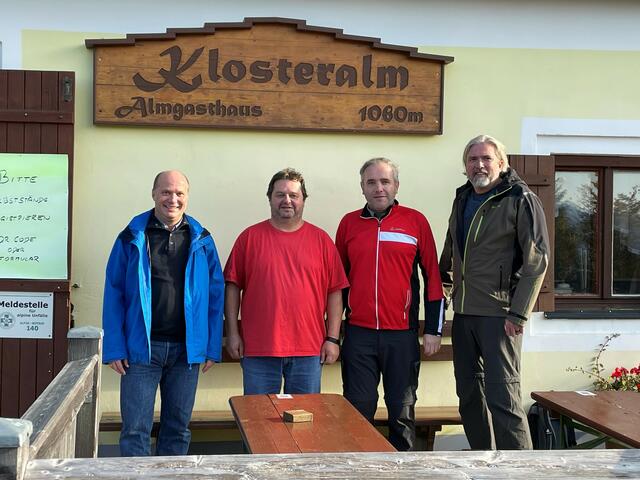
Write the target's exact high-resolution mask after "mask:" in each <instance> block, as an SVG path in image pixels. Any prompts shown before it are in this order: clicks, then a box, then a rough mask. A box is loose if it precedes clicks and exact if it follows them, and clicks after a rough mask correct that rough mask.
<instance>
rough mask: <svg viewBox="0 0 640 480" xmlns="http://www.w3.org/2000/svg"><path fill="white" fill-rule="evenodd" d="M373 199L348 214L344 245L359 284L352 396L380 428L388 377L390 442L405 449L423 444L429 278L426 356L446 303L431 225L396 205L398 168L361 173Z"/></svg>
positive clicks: (352, 278)
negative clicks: (420, 408)
mask: <svg viewBox="0 0 640 480" xmlns="http://www.w3.org/2000/svg"><path fill="white" fill-rule="evenodd" d="M360 180H361V181H360V186H361V187H362V193H363V195H364V196H365V198H366V200H367V204H366V206H365V207H364V208H363V209H362V210H357V211H355V212H351V213H348V214H347V215H345V216H344V218H343V219H342V221H341V222H340V226H339V227H338V232H337V234H336V246H337V247H338V252H339V253H340V257H341V258H342V262H343V264H344V267H345V271H346V273H347V275H348V278H349V284H350V285H351V286H350V288H349V289H348V290H345V292H347V293H348V295H347V296H346V299H345V305H346V311H347V324H346V328H345V335H344V342H343V345H342V381H343V390H344V396H345V397H346V398H347V399H348V400H349V401H350V402H351V403H352V404H353V405H354V406H355V407H356V408H357V409H358V410H359V411H360V413H361V414H362V415H364V416H365V417H366V418H367V419H368V420H369V421H370V422H372V423H373V417H374V415H375V412H376V408H377V405H378V383H379V382H380V374H382V382H383V385H384V392H385V394H384V397H385V403H386V405H387V410H388V412H389V441H390V442H391V444H392V445H393V446H394V447H395V448H397V449H398V450H412V449H413V448H414V443H415V413H414V407H415V404H416V399H417V397H416V390H417V388H418V373H419V371H420V343H419V332H418V329H419V323H418V311H419V306H420V279H419V274H418V270H420V272H421V273H422V277H423V279H424V283H425V288H424V297H425V298H424V301H425V313H426V321H425V328H424V342H423V343H424V351H425V354H426V355H432V354H434V353H436V352H437V351H438V350H439V349H440V339H441V334H442V322H443V317H444V300H443V293H442V284H441V282H440V273H439V270H438V261H437V257H436V247H435V242H434V240H433V235H432V233H431V228H430V226H429V222H427V219H426V218H425V217H424V215H422V214H421V213H420V212H418V211H416V210H413V209H411V208H407V207H404V206H401V205H399V204H398V202H397V201H396V199H395V198H396V195H397V193H398V187H399V185H400V183H399V181H398V167H397V166H396V165H394V164H393V163H392V162H391V161H390V160H388V159H386V158H373V159H371V160H368V161H367V162H365V164H364V165H363V166H362V168H361V169H360Z"/></svg>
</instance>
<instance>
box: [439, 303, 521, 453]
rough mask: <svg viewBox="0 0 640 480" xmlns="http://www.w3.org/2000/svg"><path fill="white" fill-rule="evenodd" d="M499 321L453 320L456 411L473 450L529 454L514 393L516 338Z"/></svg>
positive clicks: (457, 317)
mask: <svg viewBox="0 0 640 480" xmlns="http://www.w3.org/2000/svg"><path fill="white" fill-rule="evenodd" d="M504 322H505V319H504V317H487V316H477V315H463V314H459V313H456V314H455V316H454V317H453V328H452V332H451V342H452V344H453V369H454V372H455V376H456V393H457V394H458V398H459V399H460V404H459V409H460V416H461V417H462V424H463V426H464V431H465V434H466V436H467V440H469V445H470V446H471V448H472V449H474V450H492V449H496V448H497V449H498V450H522V449H530V448H531V435H530V434H529V425H528V423H527V416H526V413H525V411H524V409H523V408H522V396H521V393H520V351H521V350H522V335H517V336H515V337H509V336H507V334H506V333H505V331H504Z"/></svg>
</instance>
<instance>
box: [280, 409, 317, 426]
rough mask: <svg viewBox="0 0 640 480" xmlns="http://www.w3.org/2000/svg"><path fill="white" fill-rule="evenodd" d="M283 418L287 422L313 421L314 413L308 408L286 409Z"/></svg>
mask: <svg viewBox="0 0 640 480" xmlns="http://www.w3.org/2000/svg"><path fill="white" fill-rule="evenodd" d="M282 418H283V420H284V421H285V422H293V423H300V422H313V413H311V412H307V411H306V410H285V411H284V412H283V414H282Z"/></svg>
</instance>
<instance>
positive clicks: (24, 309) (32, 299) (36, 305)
mask: <svg viewBox="0 0 640 480" xmlns="http://www.w3.org/2000/svg"><path fill="white" fill-rule="evenodd" d="M52 326H53V293H38V292H0V338H51V336H52V330H53V327H52Z"/></svg>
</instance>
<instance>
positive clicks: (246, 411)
mask: <svg viewBox="0 0 640 480" xmlns="http://www.w3.org/2000/svg"><path fill="white" fill-rule="evenodd" d="M289 397H290V398H282V396H278V395H243V396H237V397H231V398H230V399H229V403H230V404H231V410H232V411H233V415H234V416H235V418H236V422H237V424H238V428H239V429H240V433H241V434H242V439H243V440H244V444H245V445H246V447H247V449H248V450H249V452H251V453H312V452H395V449H394V448H393V446H392V445H391V444H390V443H389V442H388V441H387V440H386V439H385V438H384V437H383V436H382V435H381V434H380V432H378V431H377V430H376V429H375V428H374V427H373V426H372V425H371V424H370V423H369V422H368V421H367V420H366V419H365V418H364V417H363V416H362V415H360V413H359V412H358V411H357V410H356V409H355V408H354V407H353V406H352V405H351V404H350V403H349V402H348V401H347V400H345V398H344V397H343V396H342V395H336V394H328V393H319V394H308V395H291V396H289ZM285 410H306V411H308V412H311V413H313V421H312V422H304V423H289V422H284V420H283V419H282V415H283V412H284V411H285Z"/></svg>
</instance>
